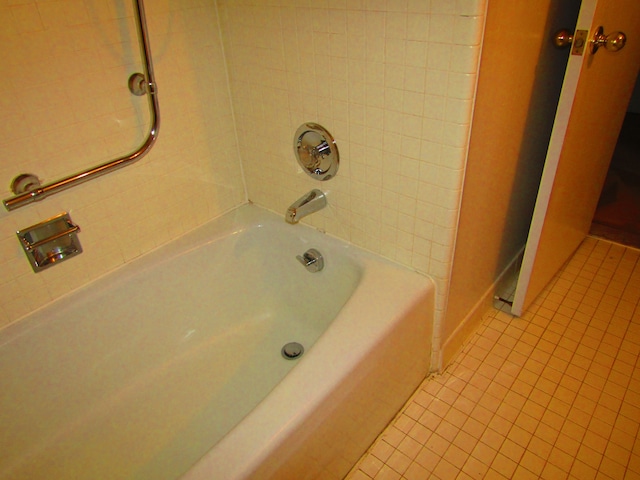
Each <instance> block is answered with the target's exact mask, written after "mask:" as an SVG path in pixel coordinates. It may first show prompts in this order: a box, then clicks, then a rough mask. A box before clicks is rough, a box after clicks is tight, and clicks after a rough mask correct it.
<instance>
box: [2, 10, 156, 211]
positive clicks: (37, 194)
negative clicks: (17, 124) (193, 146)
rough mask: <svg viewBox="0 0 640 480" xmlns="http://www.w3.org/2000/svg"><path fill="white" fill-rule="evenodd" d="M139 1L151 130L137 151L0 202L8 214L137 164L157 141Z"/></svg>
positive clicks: (148, 56) (152, 85)
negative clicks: (134, 163)
mask: <svg viewBox="0 0 640 480" xmlns="http://www.w3.org/2000/svg"><path fill="white" fill-rule="evenodd" d="M142 2H143V0H134V3H135V5H136V8H135V13H136V19H137V28H138V34H139V36H140V50H141V55H142V60H143V64H144V65H143V68H144V70H145V72H144V75H145V78H146V91H147V93H148V98H149V114H150V119H149V120H150V123H151V128H150V129H149V134H148V135H147V138H146V140H145V141H144V142H143V143H142V145H140V147H139V148H138V149H137V150H136V151H134V152H132V153H130V154H129V155H125V156H123V157H120V158H116V159H115V160H111V161H109V162H106V163H103V164H101V165H98V166H97V167H92V168H89V169H87V170H84V171H82V172H79V173H76V174H74V175H70V176H68V177H65V178H63V179H61V180H58V181H55V182H52V183H48V184H46V185H42V186H38V187H37V188H34V189H33V190H29V191H27V192H25V193H21V194H19V195H15V196H14V197H11V198H7V199H5V200H3V201H2V203H3V204H4V206H5V208H6V209H7V210H9V211H11V210H15V209H17V208H20V207H24V206H25V205H29V204H30V203H33V202H36V201H38V200H42V199H44V198H46V197H48V196H49V195H53V194H54V193H59V192H62V191H63V190H66V189H68V188H70V187H72V186H74V185H79V184H81V183H84V182H86V181H88V180H91V179H93V178H96V177H99V176H101V175H104V174H106V173H109V172H112V171H114V170H117V169H120V168H122V167H125V166H127V165H129V164H131V163H133V162H135V161H137V160H140V159H141V158H142V157H143V156H144V155H145V154H147V152H148V151H149V150H150V149H151V147H152V146H153V144H154V143H155V141H156V139H157V138H158V130H159V128H160V108H159V106H158V94H157V91H156V83H155V78H154V74H153V64H152V62H151V50H150V48H149V37H148V34H147V21H146V16H145V13H144V5H143V3H142Z"/></svg>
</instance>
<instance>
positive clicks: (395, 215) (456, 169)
mask: <svg viewBox="0 0 640 480" xmlns="http://www.w3.org/2000/svg"><path fill="white" fill-rule="evenodd" d="M218 4H219V8H220V18H221V24H222V32H223V38H224V41H225V51H226V54H227V65H228V68H229V75H230V78H231V85H232V95H233V102H234V109H235V114H236V119H237V123H236V125H237V128H238V135H239V144H240V148H241V155H242V161H243V165H244V169H245V179H246V182H247V185H248V192H249V197H250V198H251V199H252V200H253V201H255V202H256V203H258V204H261V205H264V206H266V207H268V208H270V209H272V210H275V211H277V212H284V211H285V209H286V207H287V206H288V205H289V204H290V203H292V201H294V200H295V199H296V198H298V197H299V196H301V195H302V194H303V193H305V192H306V191H308V190H309V189H311V188H314V187H318V188H322V189H323V190H325V191H326V192H327V193H328V198H329V204H330V208H328V209H327V210H324V211H322V212H319V213H317V214H314V215H313V216H311V217H308V219H307V221H308V222H309V223H312V224H313V225H315V226H317V227H320V228H324V229H326V230H327V231H328V232H329V233H331V234H334V235H336V236H338V237H341V238H344V239H346V240H348V241H350V242H353V243H355V244H357V245H360V246H363V247H365V248H368V249H370V250H372V251H374V252H377V253H380V254H382V255H384V256H386V257H389V258H391V259H393V260H396V261H398V262H400V263H403V264H405V265H408V266H410V267H413V268H415V269H417V270H419V271H421V272H425V273H428V274H429V275H431V276H432V277H433V278H434V279H435V280H436V283H437V286H438V303H437V305H438V310H439V311H441V310H442V308H443V305H444V301H445V294H446V290H447V286H448V279H449V272H450V269H451V257H452V248H453V242H454V234H455V229H456V223H457V218H458V209H459V201H460V192H461V182H462V176H463V171H464V167H465V160H466V153H467V144H468V135H469V126H470V119H471V111H472V107H473V100H474V94H475V85H476V73H477V65H478V57H479V50H480V43H481V37H482V29H483V25H484V13H485V2H484V0H458V1H450V0H446V1H445V0H432V1H424V0H421V1H410V0H388V1H384V0H378V1H365V0H325V1H311V0H306V1H305V0H273V1H269V2H264V1H255V0H254V1H250V0H219V1H218ZM305 121H313V122H317V123H320V124H322V125H323V126H325V127H326V128H327V129H328V130H329V131H330V132H331V133H332V134H333V135H334V137H335V138H336V140H337V142H338V148H339V150H340V153H341V159H342V163H341V167H340V170H339V172H338V175H337V177H335V178H334V179H332V180H330V181H329V182H318V181H314V180H312V179H310V178H308V177H307V176H306V175H305V174H304V173H303V172H302V171H301V170H300V169H299V168H298V166H297V163H296V160H295V158H294V155H293V153H292V152H293V150H292V143H293V135H294V132H295V131H296V129H297V127H298V126H299V125H300V124H301V123H303V122H305ZM434 330H435V332H438V331H439V329H438V328H437V326H436V328H435V329H434ZM437 343H438V339H437V338H436V339H435V342H434V344H436V345H437Z"/></svg>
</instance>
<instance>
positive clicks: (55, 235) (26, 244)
mask: <svg viewBox="0 0 640 480" xmlns="http://www.w3.org/2000/svg"><path fill="white" fill-rule="evenodd" d="M78 232H80V227H78V226H77V225H75V224H74V223H73V222H72V221H71V217H69V214H68V213H61V214H59V215H56V216H55V217H52V218H50V219H48V220H45V221H44V222H40V223H38V224H36V225H32V226H31V227H29V228H25V229H23V230H20V231H18V232H16V235H18V239H19V240H20V244H21V245H22V248H23V249H24V252H25V254H26V255H27V258H28V259H29V263H30V264H31V268H32V269H33V271H34V272H35V273H38V272H40V271H42V270H44V269H45V268H48V267H51V266H52V265H55V264H58V263H60V262H62V261H64V260H68V259H69V258H71V257H73V256H75V255H77V254H79V253H82V246H81V245H80V241H79V240H78V237H77V235H78Z"/></svg>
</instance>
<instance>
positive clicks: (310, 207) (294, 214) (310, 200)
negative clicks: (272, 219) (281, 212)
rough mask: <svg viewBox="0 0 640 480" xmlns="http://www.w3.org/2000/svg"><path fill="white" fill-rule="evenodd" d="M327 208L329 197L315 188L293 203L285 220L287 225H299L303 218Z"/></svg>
mask: <svg viewBox="0 0 640 480" xmlns="http://www.w3.org/2000/svg"><path fill="white" fill-rule="evenodd" d="M326 206H327V197H326V196H325V194H324V193H323V192H321V191H320V190H318V189H317V188H314V189H313V190H311V191H310V192H309V193H305V194H304V195H303V196H302V197H300V198H299V199H298V200H296V201H295V202H293V203H292V204H291V206H290V207H289V208H288V209H287V213H286V214H285V216H284V219H285V220H286V221H287V223H298V222H299V221H300V219H301V218H303V217H306V216H307V215H310V214H312V213H313V212H317V211H318V210H321V209H323V208H324V207H326Z"/></svg>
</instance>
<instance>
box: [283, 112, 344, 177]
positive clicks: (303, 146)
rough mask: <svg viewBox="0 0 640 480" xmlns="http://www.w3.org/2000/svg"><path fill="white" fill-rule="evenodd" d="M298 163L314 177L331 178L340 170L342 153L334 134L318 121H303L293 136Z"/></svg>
mask: <svg viewBox="0 0 640 480" xmlns="http://www.w3.org/2000/svg"><path fill="white" fill-rule="evenodd" d="M293 151H294V153H295V154H296V158H297V159H298V164H299V165H300V166H301V167H302V169H303V170H304V171H305V172H306V173H307V174H308V175H309V176H311V177H312V178H315V179H316V180H329V179H330V178H333V177H334V176H335V175H336V173H337V172H338V166H339V163H340V154H339V153H338V146H337V145H336V141H335V140H334V139H333V136H331V134H330V133H329V132H328V131H327V129H325V128H324V127H323V126H321V125H318V124H317V123H303V124H302V125H301V126H300V127H299V128H298V130H296V134H295V136H294V138H293Z"/></svg>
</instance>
